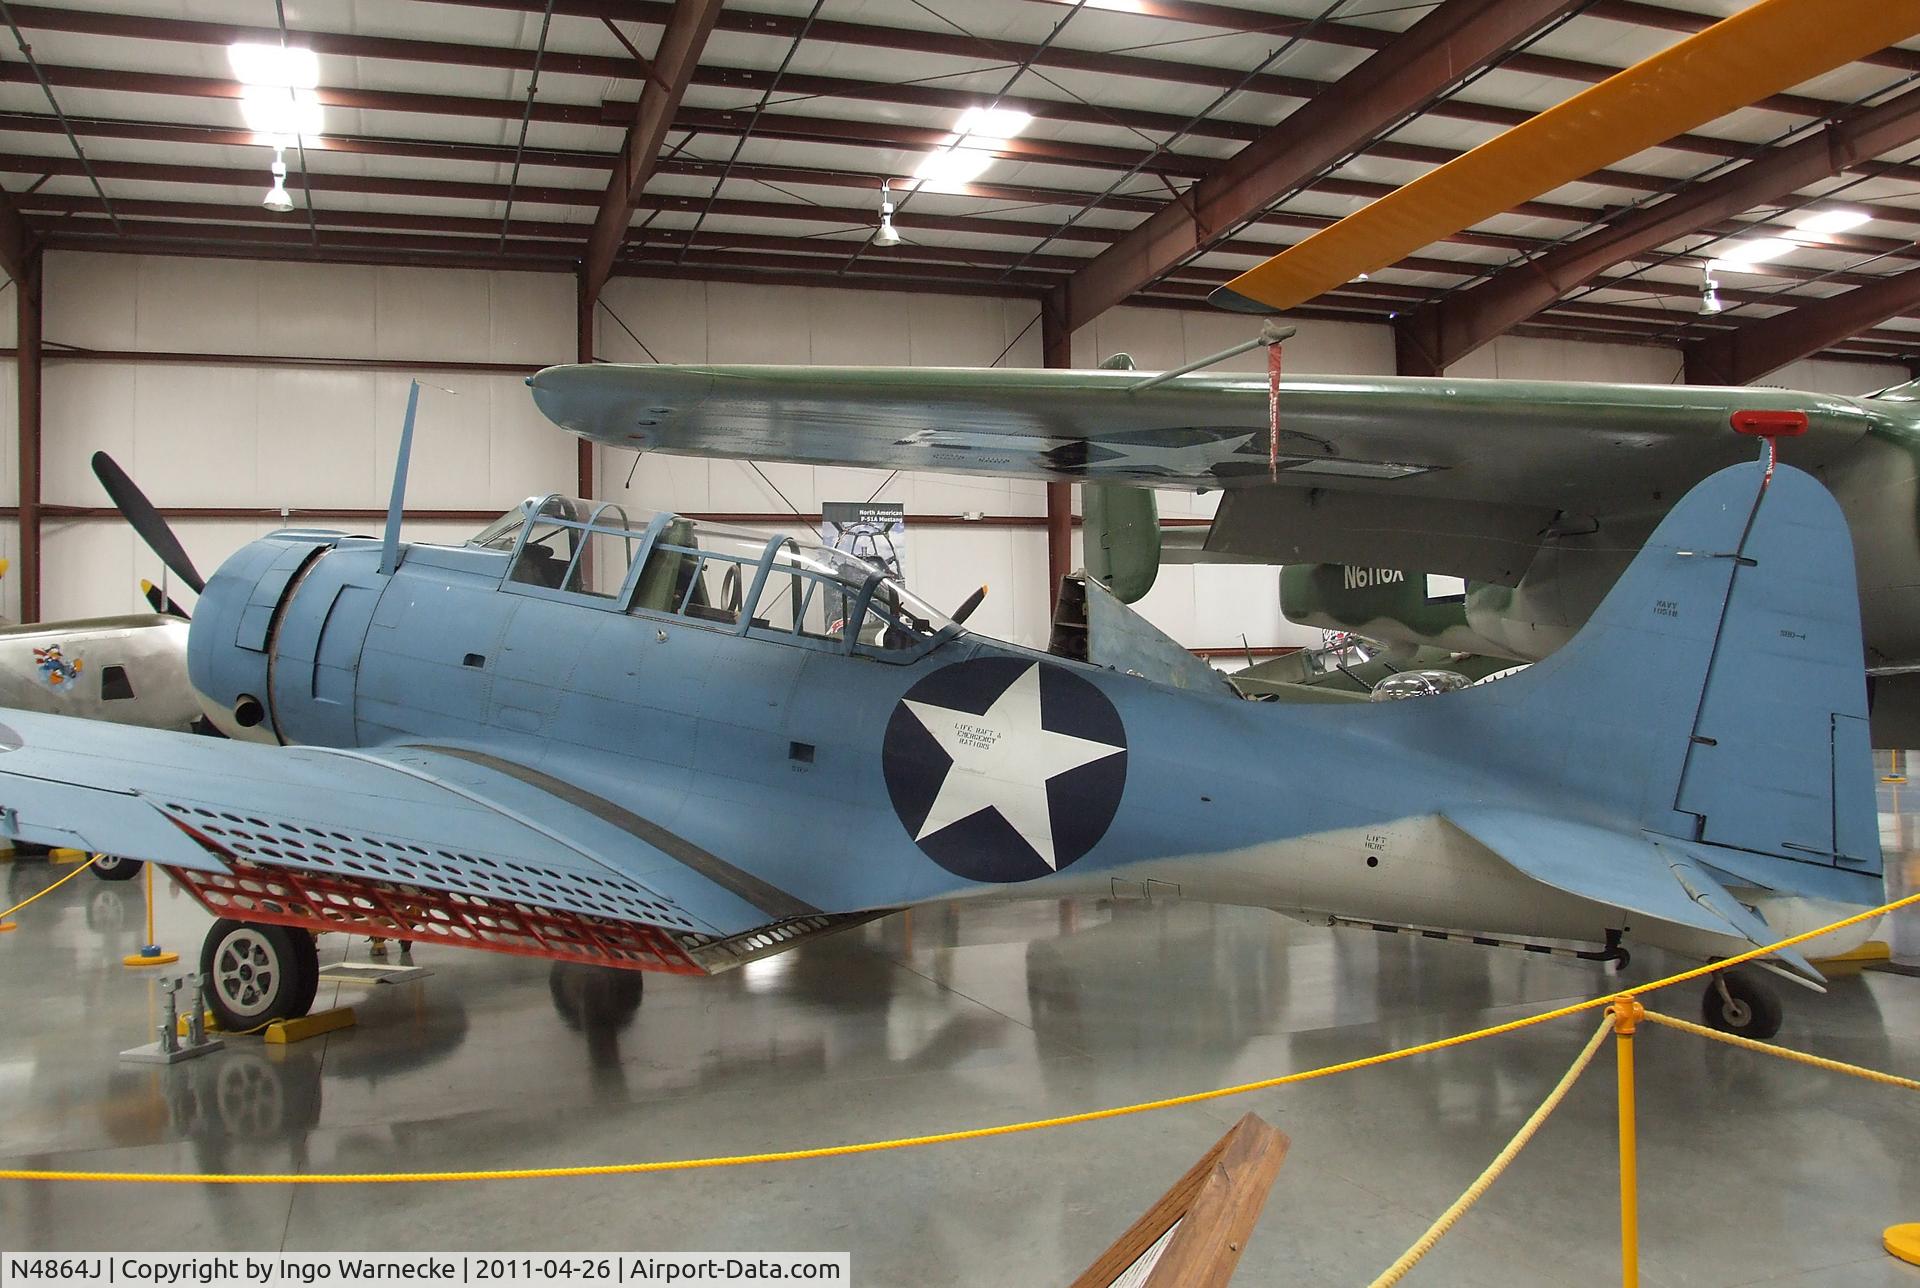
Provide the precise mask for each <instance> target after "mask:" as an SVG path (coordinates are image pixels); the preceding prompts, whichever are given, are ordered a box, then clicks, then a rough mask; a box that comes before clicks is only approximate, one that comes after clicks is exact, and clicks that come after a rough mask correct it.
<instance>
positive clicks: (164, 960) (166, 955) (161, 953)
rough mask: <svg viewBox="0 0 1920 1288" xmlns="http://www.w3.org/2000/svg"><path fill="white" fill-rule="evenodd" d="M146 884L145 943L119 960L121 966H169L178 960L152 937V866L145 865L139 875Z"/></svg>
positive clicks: (176, 954) (178, 956)
mask: <svg viewBox="0 0 1920 1288" xmlns="http://www.w3.org/2000/svg"><path fill="white" fill-rule="evenodd" d="M140 875H141V876H142V877H143V878H145V880H146V883H147V942H146V943H145V944H144V945H143V946H142V947H141V949H140V951H139V952H137V953H128V954H127V955H126V956H125V957H122V958H121V959H120V964H121V965H122V966H133V967H143V966H170V965H172V964H173V963H174V962H177V961H179V960H180V954H179V953H170V952H167V951H166V950H165V949H163V948H161V947H160V942H159V941H158V940H157V939H155V938H154V937H153V864H151V863H148V864H146V871H144V872H142V873H141V874H140Z"/></svg>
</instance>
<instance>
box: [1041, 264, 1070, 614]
mask: <svg viewBox="0 0 1920 1288" xmlns="http://www.w3.org/2000/svg"><path fill="white" fill-rule="evenodd" d="M1040 354H1041V359H1040V361H1041V365H1043V366H1047V367H1071V366H1072V365H1073V332H1072V331H1070V330H1068V329H1067V306H1066V298H1065V295H1064V293H1063V292H1060V291H1055V292H1054V293H1053V294H1051V295H1049V296H1047V297H1046V298H1045V299H1043V300H1042V301H1041V302H1040ZM1072 571H1073V484H1071V483H1049V484H1047V593H1048V596H1049V598H1050V600H1057V599H1058V598H1059V595H1060V582H1061V579H1063V578H1064V577H1066V575H1067V574H1068V573H1070V572H1072ZM1048 610H1049V613H1048V617H1049V620H1051V617H1052V613H1051V610H1052V604H1051V603H1049V604H1048Z"/></svg>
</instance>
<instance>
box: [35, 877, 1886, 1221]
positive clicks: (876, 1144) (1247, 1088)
mask: <svg viewBox="0 0 1920 1288" xmlns="http://www.w3.org/2000/svg"><path fill="white" fill-rule="evenodd" d="M1914 904H1920V894H1910V895H1908V896H1907V897H1906V898H1904V899H1897V900H1895V901H1894V902H1892V903H1887V904H1882V905H1881V906H1879V907H1878V908H1869V909H1868V910H1867V911H1865V912H1861V913H1856V914H1855V915H1853V916H1851V917H1846V918H1843V919H1841V920H1839V921H1836V922H1833V923H1832V924H1830V925H1825V926H1821V927H1819V928H1818V929H1817V930H1809V931H1807V932H1806V933H1805V934H1800V935H1794V936H1793V937H1791V938H1789V939H1782V940H1780V941H1779V942H1778V943H1773V944H1768V945H1766V946H1765V947H1762V948H1755V949H1752V950H1751V951H1749V952H1744V953H1740V954H1738V955H1737V956H1733V957H1728V958H1726V959H1725V960H1723V961H1718V962H1710V963H1708V964H1707V965H1705V966H1698V967H1695V968H1694V969H1692V970H1687V971H1682V972H1680V973H1679V974H1677V975H1669V976H1667V977H1666V978H1665V979H1657V980H1654V981H1652V982H1651V983H1647V984H1639V985H1636V986H1634V987H1633V988H1629V989H1622V990H1621V991H1619V992H1616V993H1610V994H1607V995H1605V996H1602V997H1591V998H1588V999H1587V1000H1586V1001H1584V1002H1573V1003H1571V1004H1569V1005H1567V1006H1561V1007H1556V1008H1554V1009H1553V1010H1551V1011H1542V1012H1540V1013H1539V1014H1538V1015H1529V1016H1525V1017H1523V1018H1521V1019H1518V1020H1508V1021H1506V1022H1505V1023H1503V1024H1493V1025H1489V1026H1488V1027H1486V1028H1484V1029H1475V1030H1473V1031H1472V1032H1470V1033H1456V1034H1454V1035H1452V1036H1451V1037H1444V1038H1436V1039H1434V1040H1433V1041H1431V1042H1422V1043H1420V1044H1418V1045H1416V1046H1410V1047H1401V1048H1400V1049H1399V1050H1397V1051H1385V1052H1382V1053H1380V1054H1378V1055H1370V1056H1364V1057H1362V1058H1360V1059H1358V1060H1347V1061H1343V1062H1342V1063H1340V1064H1329V1065H1323V1066H1321V1067H1320V1068H1318V1069H1305V1070H1302V1071H1301V1072H1299V1073H1286V1074H1281V1075H1279V1076H1278V1077H1273V1078H1262V1079H1260V1080H1258V1081H1256V1082H1243V1083H1240V1084H1238V1085H1237V1086H1231V1087H1216V1088H1214V1089H1212V1090H1210V1091H1194V1092H1189V1093H1187V1094H1186V1095H1184V1096H1168V1097H1165V1098H1164V1099H1160V1100H1144V1101H1141V1102H1140V1103H1138V1104H1132V1105H1118V1106H1115V1107H1113V1108H1111V1109H1091V1110H1087V1111H1085V1112H1083V1113H1077V1114H1062V1115H1060V1116H1059V1117H1055V1118H1036V1119H1033V1120H1032V1121H1029V1122H1017V1123H1000V1124H997V1125H995V1126H992V1127H973V1128H968V1129H966V1130H963V1131H949V1132H936V1133H931V1134H928V1135H922V1136H903V1137H899V1138H897V1139H893V1140H869V1141H858V1142H855V1143H853V1144H848V1145H823V1146H819V1147H816V1148H813V1149H790V1150H779V1151H772V1152H768V1153H760V1154H723V1155H718V1156H715V1157H711V1158H671V1159H660V1160H656V1161H653V1162H646V1163H600V1164H588V1165H583V1166H577V1167H515V1168H500V1169H495V1170H490V1171H467V1172H242V1173H231V1172H74V1171H54V1170H48V1169H29V1168H6V1169H0V1181H77V1182H112V1183H117V1184H147V1185H417V1184H425V1183H432V1182H444V1181H528V1180H557V1179H565V1178H576V1177H586V1176H637V1175H643V1174H646V1173H650V1172H683V1171H694V1170H698V1169H702V1168H709V1167H743V1166H747V1165H750V1164H755V1163H792V1162H801V1161H805V1160H808V1159H817V1158H845V1157H848V1156H850V1155H854V1154H876V1153H880V1152H882V1151H885V1150H893V1149H911V1148H915V1147H918V1146H922V1145H945V1144H950V1143H952V1142H955V1141H962V1140H986V1139H988V1138H990V1137H994V1136H1013V1135H1017V1134H1019V1133H1022V1132H1030V1131H1044V1130H1047V1129H1048V1128H1053V1127H1071V1126H1074V1125H1076V1124H1079V1123H1091V1122H1103V1121H1105V1120H1107V1119H1110V1118H1124V1117H1127V1116H1129V1115H1131V1114H1143V1113H1151V1112H1153V1111H1155V1110H1159V1109H1176V1108H1179V1107H1180V1106H1183V1105H1198V1104H1205V1103H1206V1102H1208V1101H1212V1100H1222V1099H1225V1098H1226V1097H1228V1096H1242V1095H1246V1094H1248V1093H1249V1092H1254V1091H1267V1090H1271V1089H1272V1088H1274V1087H1286V1086H1292V1085H1294V1084H1295V1083H1301V1082H1310V1081H1313V1080H1315V1079H1319V1078H1330V1077H1332V1076H1334V1075H1335V1074H1340V1073H1351V1072H1353V1071H1354V1070H1357V1069H1368V1068H1372V1067H1373V1066H1375V1065H1381V1064H1390V1063H1392V1062H1394V1061H1398V1060H1406V1059H1411V1058H1412V1057H1414V1056H1417V1055H1428V1054H1430V1053H1432V1052H1435V1051H1445V1050H1447V1049H1448V1048H1450V1047H1457V1046H1464V1045H1465V1044H1467V1043H1469V1042H1478V1041H1481V1040H1483V1039H1485V1038H1492V1037H1499V1036H1501V1035H1503V1034H1507V1033H1516V1032H1518V1031H1519V1030H1521V1029H1527V1028H1532V1027H1533V1026H1534V1025H1536V1024H1546V1023H1548V1022H1550V1021H1553V1020H1560V1019H1565V1018H1566V1017H1567V1016H1569V1015H1578V1014H1580V1013H1581V1012H1582V1011H1592V1010H1598V1009H1599V1008H1601V1007H1603V1006H1611V1005H1613V1004H1614V1003H1616V1002H1617V1001H1619V1000H1620V999H1621V998H1623V997H1637V996H1639V995H1640V994H1642V993H1650V992H1652V991H1654V990H1655V989H1660V988H1667V987H1669V986H1670V985H1673V984H1683V983H1686V982H1687V981H1688V980H1693V979H1699V978H1700V977H1701V976H1703V975H1711V974H1713V973H1714V972H1715V971H1720V970H1726V969H1728V968H1730V967H1733V966H1738V965H1740V964H1741V963H1743V962H1749V961H1752V960H1754V959H1755V958H1756V957H1764V956H1766V955H1767V954H1769V953H1773V952H1777V951H1779V950H1780V949H1782V948H1792V947H1795V946H1797V945H1799V944H1804V943H1806V942H1808V941H1809V940H1813V939H1818V938H1820V937H1821V936H1822V935H1826V934H1831V933H1832V932H1834V931H1836V930H1844V929H1846V928H1847V927H1849V926H1857V925H1859V924H1860V923H1861V922H1863V921H1871V920H1873V919H1874V918H1875V917H1879V916H1882V915H1884V914H1886V913H1889V912H1894V911H1897V910H1899V909H1901V908H1907V907H1911V906H1913V905H1914Z"/></svg>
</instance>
